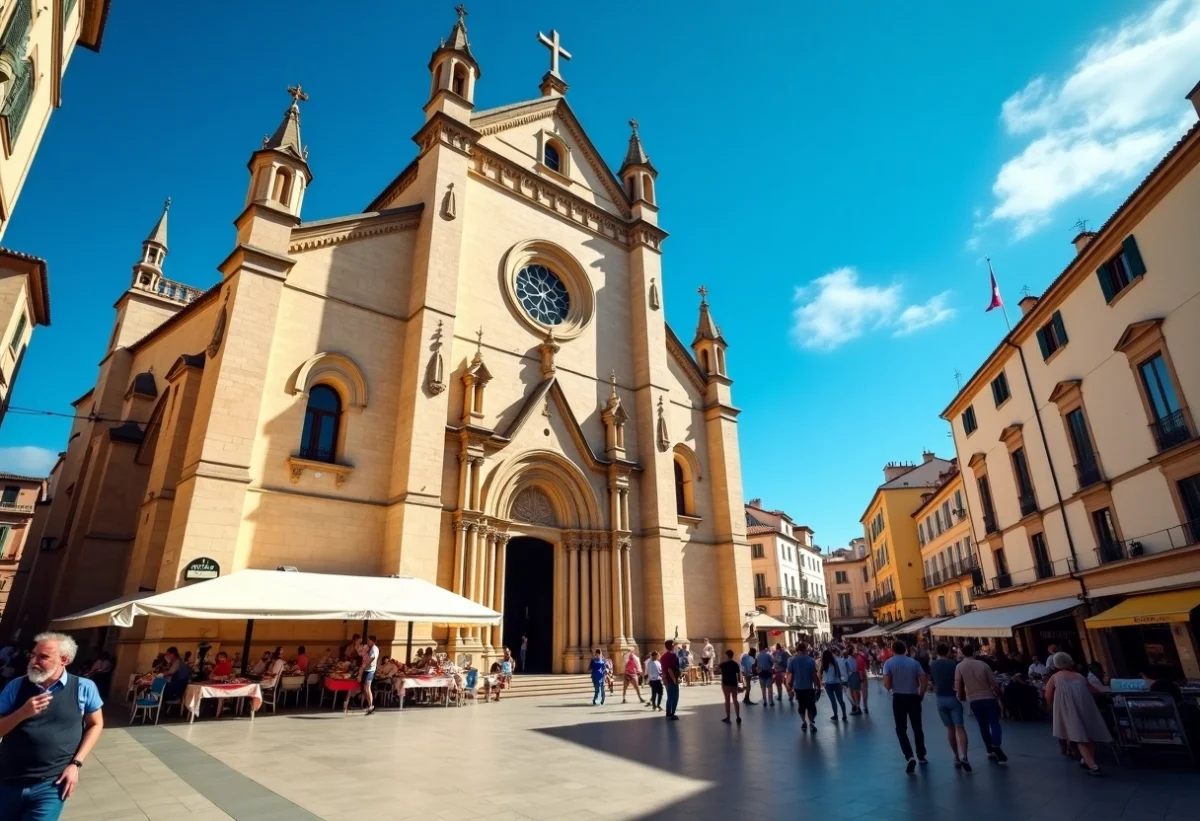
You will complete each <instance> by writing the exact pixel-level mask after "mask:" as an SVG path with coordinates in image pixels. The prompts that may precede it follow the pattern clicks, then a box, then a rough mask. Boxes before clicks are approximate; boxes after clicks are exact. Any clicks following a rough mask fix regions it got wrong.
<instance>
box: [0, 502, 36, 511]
mask: <svg viewBox="0 0 1200 821" xmlns="http://www.w3.org/2000/svg"><path fill="white" fill-rule="evenodd" d="M0 511H3V512H6V513H33V505H19V504H17V503H16V502H5V501H0Z"/></svg>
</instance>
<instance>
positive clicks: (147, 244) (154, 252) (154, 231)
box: [133, 197, 171, 292]
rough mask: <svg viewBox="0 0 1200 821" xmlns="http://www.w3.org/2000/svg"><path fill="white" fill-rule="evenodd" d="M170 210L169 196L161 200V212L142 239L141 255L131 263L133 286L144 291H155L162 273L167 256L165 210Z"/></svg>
mask: <svg viewBox="0 0 1200 821" xmlns="http://www.w3.org/2000/svg"><path fill="white" fill-rule="evenodd" d="M170 210H171V198H170V197H167V199H166V200H165V201H164V202H163V210H162V213H161V214H160V215H159V217H158V221H157V222H156V223H154V227H153V228H151V229H150V233H149V235H147V237H146V239H144V240H143V241H142V256H141V258H140V259H139V260H138V261H137V262H135V263H134V265H133V287H135V288H139V289H141V290H144V291H151V292H153V291H156V290H157V288H158V282H159V280H160V279H162V275H163V269H162V265H163V260H164V259H166V258H167V212H168V211H170Z"/></svg>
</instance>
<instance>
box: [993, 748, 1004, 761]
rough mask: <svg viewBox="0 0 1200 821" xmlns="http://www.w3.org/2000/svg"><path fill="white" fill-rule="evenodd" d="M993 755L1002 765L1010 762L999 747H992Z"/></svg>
mask: <svg viewBox="0 0 1200 821" xmlns="http://www.w3.org/2000/svg"><path fill="white" fill-rule="evenodd" d="M992 754H993V755H995V756H996V760H997V761H999V762H1000V763H1001V764H1003V763H1004V762H1005V761H1008V756H1006V755H1005V754H1004V750H1001V749H1000V748H999V747H992Z"/></svg>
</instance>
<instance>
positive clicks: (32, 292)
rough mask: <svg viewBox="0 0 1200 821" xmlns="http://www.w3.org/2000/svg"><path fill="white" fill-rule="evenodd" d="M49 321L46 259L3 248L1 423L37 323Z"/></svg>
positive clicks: (0, 254) (0, 269) (0, 256)
mask: <svg viewBox="0 0 1200 821" xmlns="http://www.w3.org/2000/svg"><path fill="white" fill-rule="evenodd" d="M49 324H50V291H49V289H48V283H47V281H46V261H45V260H44V259H38V258H37V257H31V256H29V255H28V254H21V253H18V252H16V251H9V250H7V249H4V248H0V329H2V330H0V333H3V334H4V336H3V337H0V425H2V424H4V417H5V416H6V415H7V414H8V405H9V401H10V399H11V397H12V392H13V390H14V389H15V387H16V383H17V374H18V373H19V372H20V370H21V363H22V362H23V361H24V359H25V351H26V350H27V349H28V348H29V342H30V340H31V339H32V337H33V329H34V327H35V326H37V325H49Z"/></svg>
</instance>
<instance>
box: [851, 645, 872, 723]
mask: <svg viewBox="0 0 1200 821" xmlns="http://www.w3.org/2000/svg"><path fill="white" fill-rule="evenodd" d="M853 658H854V669H855V671H856V672H857V673H858V684H859V690H858V692H857V693H855V692H854V691H853V690H851V692H850V695H851V697H852V698H853V699H854V712H856V713H857V712H859V710H861V711H862V712H864V713H868V714H869V713H870V712H871V711H870V710H868V709H867V696H868V695H869V694H870V692H871V688H870V680H869V679H868V678H867V669H868V667H869V666H870V661H869V660H868V659H867V651H866V648H864V647H863V646H862V645H861V644H860V645H858V647H857V648H855V652H854V656H853Z"/></svg>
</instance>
